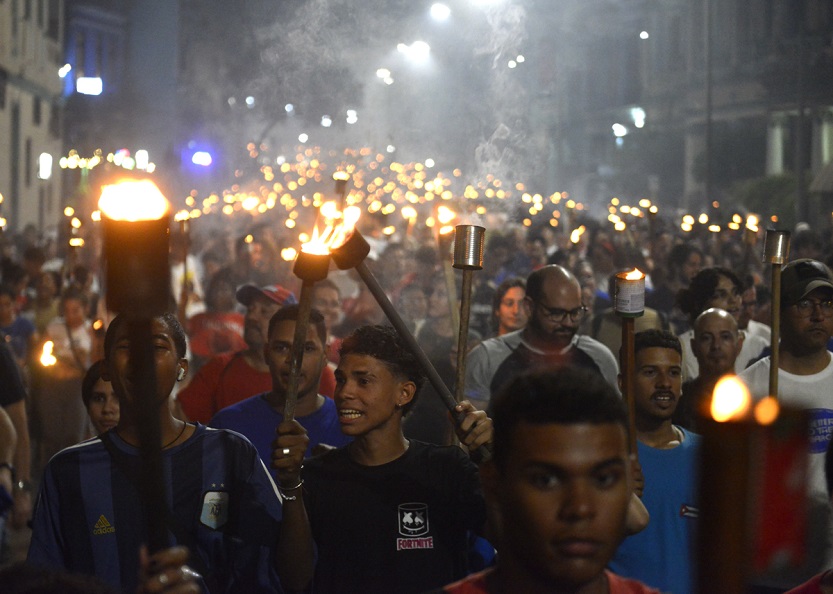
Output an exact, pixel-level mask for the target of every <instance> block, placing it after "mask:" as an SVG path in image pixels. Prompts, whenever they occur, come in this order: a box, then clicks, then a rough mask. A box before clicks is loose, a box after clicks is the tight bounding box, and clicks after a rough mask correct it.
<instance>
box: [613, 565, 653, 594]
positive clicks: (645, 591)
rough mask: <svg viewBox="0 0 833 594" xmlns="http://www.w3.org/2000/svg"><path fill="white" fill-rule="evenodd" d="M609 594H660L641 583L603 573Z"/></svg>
mask: <svg viewBox="0 0 833 594" xmlns="http://www.w3.org/2000/svg"><path fill="white" fill-rule="evenodd" d="M605 573H606V574H607V583H608V586H609V588H610V594H661V593H660V591H659V590H657V589H655V588H651V587H649V586H646V585H645V584H643V583H642V582H638V581H636V580H630V579H628V578H623V577H621V576H618V575H616V574H615V573H611V572H609V571H605Z"/></svg>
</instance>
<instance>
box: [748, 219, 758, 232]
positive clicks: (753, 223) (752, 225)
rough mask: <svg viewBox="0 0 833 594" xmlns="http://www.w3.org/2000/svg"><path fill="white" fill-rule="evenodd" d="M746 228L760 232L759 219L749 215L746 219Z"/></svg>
mask: <svg viewBox="0 0 833 594" xmlns="http://www.w3.org/2000/svg"><path fill="white" fill-rule="evenodd" d="M746 228H747V229H749V230H750V231H755V232H756V233H757V231H758V217H756V216H755V215H749V216H748V217H746Z"/></svg>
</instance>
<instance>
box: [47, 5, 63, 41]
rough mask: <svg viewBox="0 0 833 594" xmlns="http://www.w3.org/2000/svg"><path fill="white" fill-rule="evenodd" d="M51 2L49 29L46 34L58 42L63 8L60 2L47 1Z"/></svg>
mask: <svg viewBox="0 0 833 594" xmlns="http://www.w3.org/2000/svg"><path fill="white" fill-rule="evenodd" d="M46 1H48V2H49V28H48V29H47V30H46V34H47V35H48V36H49V38H50V39H54V40H56V41H57V40H58V34H59V33H60V26H61V10H60V9H61V6H60V4H59V0H46Z"/></svg>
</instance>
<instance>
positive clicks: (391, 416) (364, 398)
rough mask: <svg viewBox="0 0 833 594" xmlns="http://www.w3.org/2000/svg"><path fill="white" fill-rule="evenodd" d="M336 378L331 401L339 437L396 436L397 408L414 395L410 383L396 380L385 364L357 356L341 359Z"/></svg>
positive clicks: (397, 429)
mask: <svg viewBox="0 0 833 594" xmlns="http://www.w3.org/2000/svg"><path fill="white" fill-rule="evenodd" d="M335 376H336V389H335V394H334V396H333V399H334V400H335V403H336V408H337V409H338V420H339V422H340V423H341V431H342V433H344V434H345V435H352V436H354V437H358V436H362V435H367V434H369V433H371V432H380V433H386V432H388V431H392V432H393V433H394V434H397V433H398V431H399V424H398V420H399V419H400V418H401V413H400V412H398V408H397V406H399V407H401V406H404V405H405V404H407V403H408V402H410V401H411V398H413V396H414V392H415V391H416V387H415V386H414V384H413V382H409V381H407V380H403V379H401V378H398V377H397V376H395V375H394V374H393V373H392V372H391V370H390V368H389V367H388V366H387V364H386V363H385V362H384V361H380V360H379V359H376V358H374V357H371V356H369V355H357V354H350V355H346V356H344V357H342V358H341V361H340V362H339V364H338V369H336V372H335Z"/></svg>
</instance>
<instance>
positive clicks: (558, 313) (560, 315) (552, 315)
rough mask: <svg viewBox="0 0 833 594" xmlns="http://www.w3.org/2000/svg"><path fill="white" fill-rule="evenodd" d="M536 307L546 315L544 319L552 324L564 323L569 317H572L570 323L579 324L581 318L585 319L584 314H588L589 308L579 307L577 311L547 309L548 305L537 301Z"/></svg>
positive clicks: (555, 308)
mask: <svg viewBox="0 0 833 594" xmlns="http://www.w3.org/2000/svg"><path fill="white" fill-rule="evenodd" d="M535 305H537V306H538V307H540V308H541V311H542V312H543V313H544V317H545V318H547V319H549V321H550V322H558V323H561V322H563V321H564V320H565V319H566V318H567V317H568V316H569V317H570V321H572V322H577V321H579V320H580V319H581V318H583V317H584V314H586V313H587V308H586V307H585V306H584V305H582V306H581V307H577V308H575V309H561V308H560V307H547V306H546V305H543V304H541V303H540V302H538V301H536V302H535Z"/></svg>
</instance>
